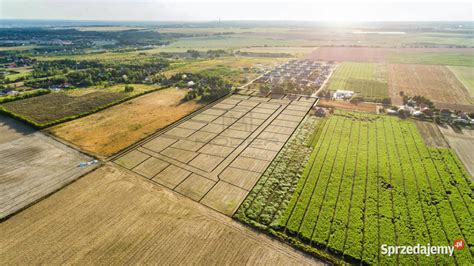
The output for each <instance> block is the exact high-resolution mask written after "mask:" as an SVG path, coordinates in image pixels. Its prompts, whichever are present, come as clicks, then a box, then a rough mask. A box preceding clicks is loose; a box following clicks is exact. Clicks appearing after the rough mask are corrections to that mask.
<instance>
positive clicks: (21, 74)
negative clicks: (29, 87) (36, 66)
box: [5, 67, 33, 81]
mask: <svg viewBox="0 0 474 266" xmlns="http://www.w3.org/2000/svg"><path fill="white" fill-rule="evenodd" d="M11 70H12V71H16V72H19V73H13V74H8V75H6V76H5V78H8V79H9V80H11V81H14V80H16V79H18V78H22V77H26V76H27V75H28V74H30V73H31V71H33V69H32V68H31V67H16V68H13V69H11Z"/></svg>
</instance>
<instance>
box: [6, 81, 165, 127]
mask: <svg viewBox="0 0 474 266" xmlns="http://www.w3.org/2000/svg"><path fill="white" fill-rule="evenodd" d="M124 87H125V85H116V86H113V87H109V88H105V89H104V88H88V89H75V90H70V91H63V92H57V93H50V94H46V95H42V96H38V97H33V98H28V99H24V100H18V101H14V102H9V103H5V104H2V105H0V108H1V109H3V110H5V111H6V112H7V113H10V114H12V115H14V116H18V117H20V118H22V119H23V120H25V121H27V122H30V123H31V124H33V125H35V126H37V127H46V126H49V125H52V124H57V123H60V122H64V121H67V120H71V119H74V118H77V117H80V116H84V115H87V114H90V113H92V112H95V111H97V110H100V109H103V108H106V107H108V106H110V105H113V104H115V103H118V102H120V101H124V100H126V99H129V98H132V97H135V96H137V95H140V94H143V93H146V92H150V91H153V90H157V89H159V87H157V86H152V85H140V84H135V85H134V88H135V89H134V91H132V92H124V91H123V89H124Z"/></svg>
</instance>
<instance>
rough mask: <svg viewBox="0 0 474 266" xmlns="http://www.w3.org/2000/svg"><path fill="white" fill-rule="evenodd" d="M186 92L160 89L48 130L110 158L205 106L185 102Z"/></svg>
mask: <svg viewBox="0 0 474 266" xmlns="http://www.w3.org/2000/svg"><path fill="white" fill-rule="evenodd" d="M185 94H186V91H185V90H178V89H165V90H160V91H157V92H153V93H150V94H147V95H144V96H141V97H138V98H135V99H133V100H130V101H127V102H125V103H122V104H119V105H116V106H113V107H111V108H108V109H106V110H103V111H101V112H98V113H95V114H92V115H89V116H86V117H82V118H80V119H77V120H74V121H70V122H68V123H64V124H61V125H57V126H55V127H52V128H49V129H47V131H48V132H50V133H52V134H53V135H55V136H57V137H59V138H60V139H63V140H66V141H68V142H70V143H72V144H74V145H75V146H77V147H79V148H80V149H82V150H84V151H87V152H90V153H92V154H95V155H98V156H100V157H108V156H110V155H112V154H114V153H116V152H118V151H120V150H122V149H124V148H126V147H128V146H129V145H132V144H133V143H135V142H137V141H139V140H141V139H143V138H144V137H146V136H148V135H150V134H152V133H155V132H156V131H157V130H159V129H161V128H163V127H165V126H167V125H169V124H171V123H173V122H175V121H176V120H178V119H180V118H182V117H184V116H186V115H187V114H189V113H191V112H192V111H194V110H196V109H198V108H200V107H201V105H200V104H197V103H196V102H195V101H189V102H186V103H181V100H182V99H183V97H184V96H185Z"/></svg>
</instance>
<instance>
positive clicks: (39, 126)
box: [0, 87, 167, 129]
mask: <svg viewBox="0 0 474 266" xmlns="http://www.w3.org/2000/svg"><path fill="white" fill-rule="evenodd" d="M165 88H167V87H161V88H156V89H153V90H148V91H144V92H142V93H138V94H135V95H133V96H130V97H125V98H123V99H120V100H118V101H114V102H111V103H108V104H105V105H101V106H98V107H96V108H94V109H92V110H90V111H87V112H83V113H80V114H77V115H71V116H66V117H63V118H61V119H56V120H53V121H50V122H47V123H38V122H36V121H33V120H31V119H29V118H27V117H24V116H21V115H18V114H16V113H14V112H11V111H10V110H8V109H6V108H5V107H3V106H0V113H1V114H4V115H7V116H9V117H11V118H14V119H17V120H20V121H23V122H26V123H28V124H30V125H31V126H33V127H35V128H37V129H43V128H46V127H50V126H55V125H58V124H61V123H64V122H67V121H71V120H74V119H78V118H81V117H84V116H88V115H91V114H94V113H97V112H99V111H102V110H104V109H107V108H109V107H112V106H114V105H118V104H121V103H123V102H126V101H129V100H131V99H134V98H137V97H140V96H143V95H145V94H148V93H151V92H155V91H158V90H162V89H165Z"/></svg>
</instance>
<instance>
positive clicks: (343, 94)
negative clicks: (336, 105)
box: [332, 90, 354, 99]
mask: <svg viewBox="0 0 474 266" xmlns="http://www.w3.org/2000/svg"><path fill="white" fill-rule="evenodd" d="M353 95H354V92H353V91H346V90H337V91H336V92H334V93H333V95H332V97H333V98H334V99H348V98H351V97H352V96H353Z"/></svg>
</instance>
